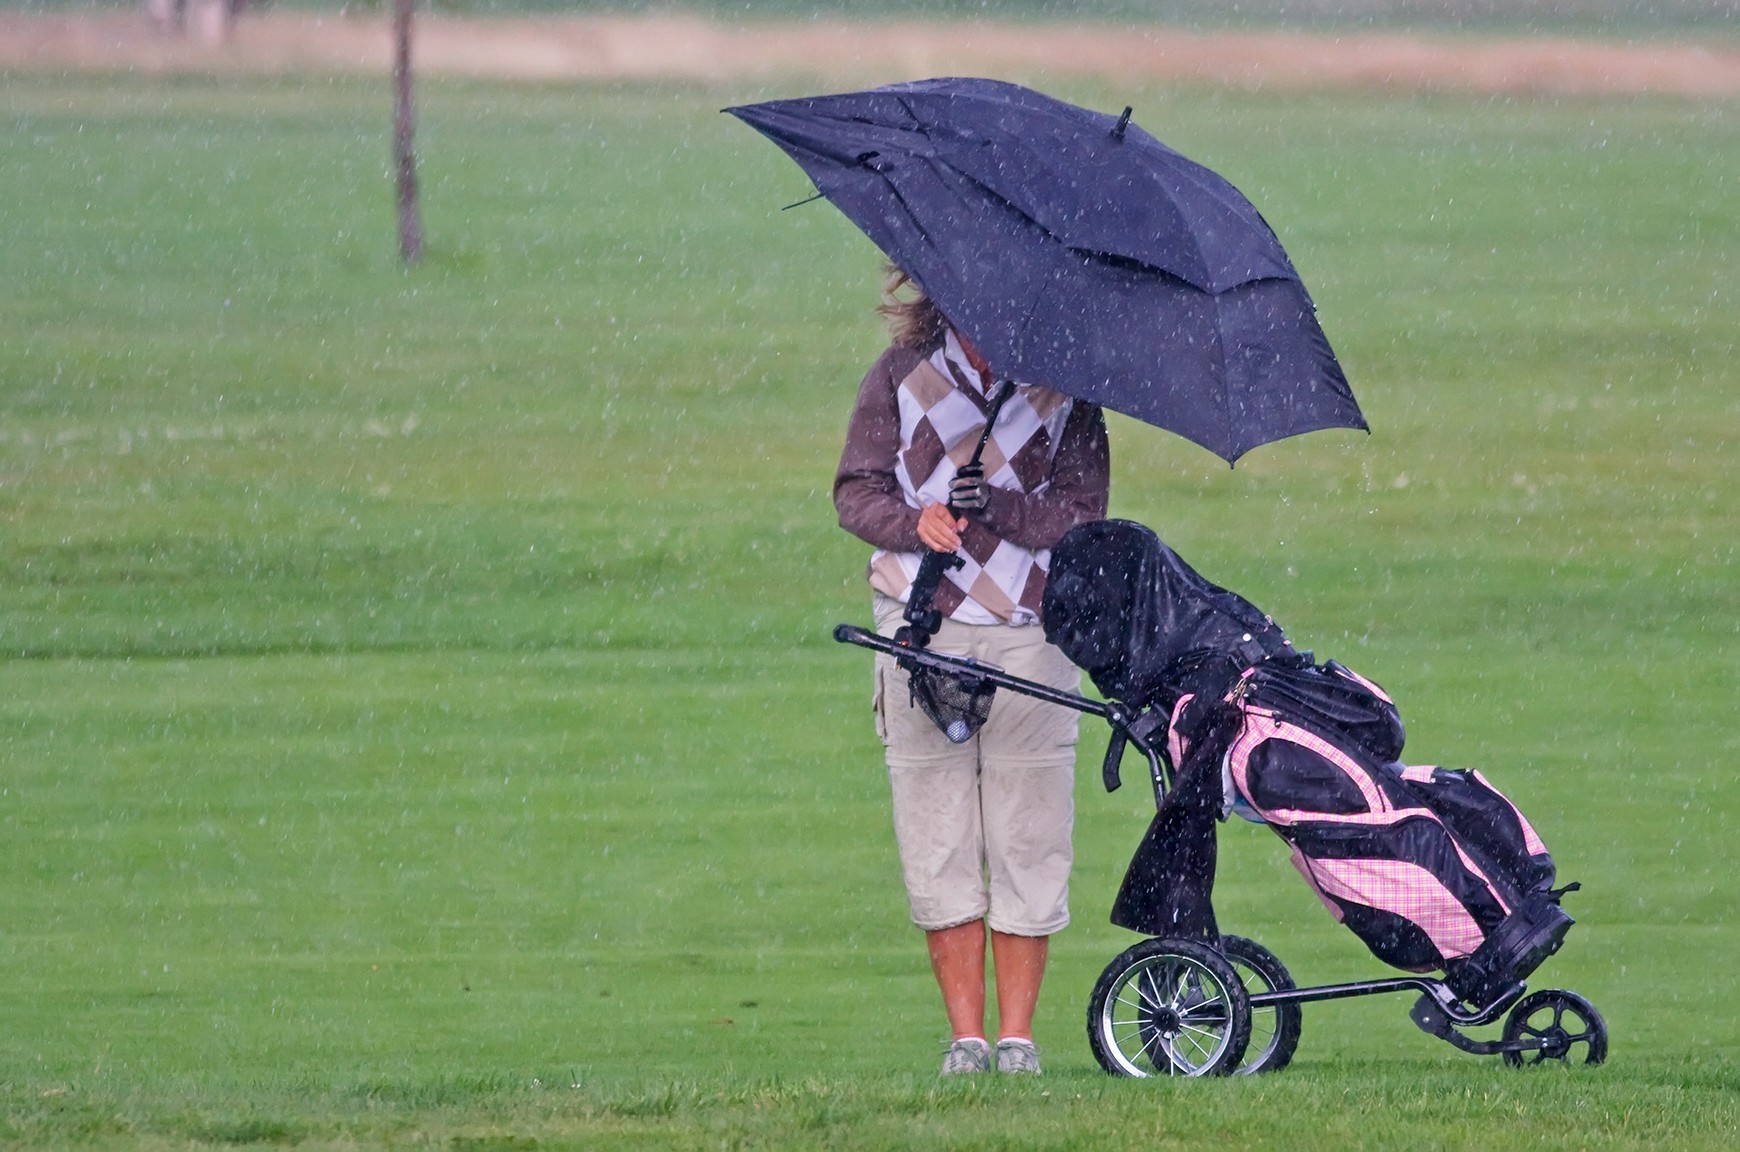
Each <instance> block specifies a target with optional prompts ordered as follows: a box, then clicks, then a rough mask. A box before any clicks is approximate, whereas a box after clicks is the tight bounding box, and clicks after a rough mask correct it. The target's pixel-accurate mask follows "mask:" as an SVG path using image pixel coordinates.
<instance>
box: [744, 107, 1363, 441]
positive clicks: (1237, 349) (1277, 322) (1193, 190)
mask: <svg viewBox="0 0 1740 1152" xmlns="http://www.w3.org/2000/svg"><path fill="white" fill-rule="evenodd" d="M726 111H727V112H729V113H731V114H732V115H734V116H736V117H738V118H739V119H741V120H743V121H744V122H745V123H747V124H749V125H750V126H751V127H753V128H755V129H756V130H757V131H758V132H760V133H762V134H763V135H765V136H766V137H768V138H769V139H770V140H772V141H773V142H774V143H776V144H778V145H779V146H780V147H781V148H782V149H784V150H785V152H786V153H787V154H788V155H789V156H791V158H792V159H793V160H795V161H797V163H798V164H799V165H800V166H801V167H802V168H803V169H804V171H805V172H806V173H808V174H809V176H810V178H811V179H812V180H813V181H814V182H815V185H816V188H817V190H818V191H819V192H820V193H821V194H822V195H823V196H825V197H827V198H828V200H829V201H831V202H832V203H833V204H834V205H835V206H836V207H837V208H839V209H840V210H841V211H842V212H844V213H845V214H846V216H847V218H848V219H850V220H851V221H852V222H853V223H854V224H856V225H857V226H858V227H859V228H861V229H863V231H864V232H865V234H866V235H868V236H869V237H870V239H871V240H872V241H873V242H874V243H875V244H876V246H877V247H879V248H881V249H882V251H883V252H884V253H886V254H887V255H888V257H889V259H891V260H892V261H894V263H895V264H897V265H898V266H899V267H900V268H901V269H902V270H903V271H904V272H906V274H907V275H908V276H910V277H911V278H912V280H913V281H914V282H915V283H916V284H917V285H918V286H919V287H920V288H921V289H922V290H923V291H924V292H925V294H926V295H927V296H929V297H930V298H931V299H932V300H933V301H935V302H936V304H937V306H938V307H939V308H941V309H942V311H943V313H944V315H946V316H948V318H949V320H950V322H951V323H952V324H954V325H955V326H956V327H958V328H959V329H960V330H961V331H963V332H964V333H965V334H966V335H967V337H968V338H969V339H971V340H972V341H973V343H974V344H976V345H977V346H978V348H979V350H980V351H981V352H982V353H984V355H985V357H986V359H987V360H989V362H990V364H991V366H992V367H993V369H995V371H996V372H997V374H998V375H999V376H1002V377H1005V378H1008V379H1017V380H1022V381H1026V382H1030V383H1035V384H1043V385H1045V386H1046V387H1049V388H1053V389H1056V390H1057V391H1060V392H1065V393H1068V394H1069V395H1071V396H1076V397H1080V398H1081V399H1084V400H1090V401H1093V402H1094V403H1097V404H1103V405H1104V406H1106V407H1108V408H1111V409H1113V410H1115V411H1118V412H1123V413H1124V414H1126V415H1129V416H1133V417H1135V418H1136V419H1138V420H1143V421H1146V422H1148V423H1150V424H1155V425H1158V426H1159V427H1162V428H1166V429H1168V430H1170V431H1173V432H1176V433H1178V434H1179V435H1181V436H1183V437H1185V438H1187V439H1189V440H1192V441H1194V442H1196V443H1197V444H1200V445H1202V446H1203V447H1205V448H1207V449H1208V450H1209V451H1211V452H1214V453H1215V454H1217V455H1219V456H1221V457H1222V458H1224V459H1226V460H1227V461H1229V462H1230V461H1234V460H1237V459H1238V458H1239V457H1240V456H1241V455H1243V454H1244V453H1245V452H1247V451H1248V450H1250V449H1251V448H1253V447H1255V446H1257V445H1258V444H1265V443H1268V442H1269V441H1271V440H1279V439H1281V438H1283V437H1286V436H1292V435H1294V434H1296V433H1300V432H1309V431H1312V430H1315V429H1319V428H1334V427H1343V428H1362V429H1363V428H1365V427H1366V424H1365V419H1364V417H1362V416H1361V415H1360V411H1359V406H1358V404H1356V403H1355V402H1354V399H1353V393H1352V391H1351V390H1350V389H1349V388H1348V385H1347V380H1346V377H1345V376H1344V375H1343V374H1342V371H1341V367H1340V365H1339V364H1338V363H1337V362H1336V359H1335V354H1334V352H1333V351H1332V350H1331V349H1330V347H1329V341H1328V340H1327V339H1326V338H1325V337H1324V335H1323V330H1322V328H1321V327H1320V326H1319V325H1318V322H1317V316H1316V309H1315V308H1314V306H1313V305H1312V303H1311V298H1310V296H1309V295H1307V294H1306V291H1305V286H1304V285H1303V284H1302V283H1301V282H1300V280H1299V276H1298V273H1296V272H1295V271H1294V270H1293V265H1292V262H1291V261H1290V260H1289V259H1288V258H1287V254H1286V252H1285V251H1283V250H1282V248H1281V244H1280V242H1279V241H1278V240H1277V239H1276V238H1275V234H1274V232H1273V231H1271V230H1270V228H1269V226H1268V224H1267V223H1265V222H1264V220H1263V218H1262V216H1261V215H1259V214H1258V212H1257V210H1256V209H1255V208H1253V207H1252V206H1251V204H1250V202H1249V201H1248V200H1246V199H1245V198H1244V196H1243V195H1241V194H1240V193H1239V191H1238V189H1236V188H1234V187H1233V186H1232V185H1231V184H1229V183H1228V182H1227V181H1226V180H1224V179H1222V178H1221V177H1220V176H1218V175H1216V174H1215V173H1213V172H1211V171H1210V170H1209V169H1207V168H1204V167H1203V166H1202V165H1200V164H1197V163H1195V162H1193V161H1191V160H1188V159H1186V158H1185V157H1183V156H1181V155H1179V154H1178V153H1177V152H1174V151H1173V150H1172V149H1170V148H1168V147H1166V146H1165V145H1164V144H1162V143H1160V142H1159V141H1158V140H1156V139H1154V137H1152V136H1150V135H1149V134H1148V133H1146V132H1144V131H1143V130H1142V129H1141V128H1139V127H1137V126H1135V125H1134V124H1131V123H1129V113H1128V110H1126V112H1125V114H1124V116H1123V117H1113V116H1108V115H1104V114H1102V113H1097V112H1090V111H1088V110H1086V109H1083V108H1078V107H1076V106H1074V105H1071V104H1066V103H1063V102H1062V101H1058V100H1054V99H1052V98H1051V97H1048V96H1045V95H1042V94H1040V93H1038V92H1034V91H1032V90H1030V89H1027V88H1022V87H1020V86H1019V85H1015V84H1007V83H1003V82H1001V81H996V80H980V79H938V80H923V81H917V82H914V83H910V84H896V85H891V86H889V87H886V88H876V89H872V90H870V91H867V92H853V93H844V94H841V95H834V96H814V97H805V98H801V99H795V100H775V101H770V102H768V103H764V104H750V105H744V106H740V107H735V108H727V109H726Z"/></svg>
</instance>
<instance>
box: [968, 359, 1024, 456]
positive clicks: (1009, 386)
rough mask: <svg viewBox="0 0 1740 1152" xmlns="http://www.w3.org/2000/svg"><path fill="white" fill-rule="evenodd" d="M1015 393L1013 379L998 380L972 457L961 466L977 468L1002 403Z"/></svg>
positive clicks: (989, 440)
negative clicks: (983, 428)
mask: <svg viewBox="0 0 1740 1152" xmlns="http://www.w3.org/2000/svg"><path fill="white" fill-rule="evenodd" d="M1013 395H1015V381H1013V380H999V381H997V387H996V390H995V391H993V392H992V393H991V407H990V409H989V410H988V411H987V412H986V413H985V430H984V431H983V432H981V433H979V442H978V444H977V445H975V446H974V448H973V458H972V459H971V460H968V461H967V462H966V463H965V464H963V465H961V467H963V468H977V467H978V466H979V457H980V456H982V455H984V453H985V445H987V444H989V443H990V442H991V429H992V428H994V427H996V425H997V417H998V416H1000V415H1002V413H1003V405H1005V404H1007V403H1008V402H1009V397H1011V396H1013Z"/></svg>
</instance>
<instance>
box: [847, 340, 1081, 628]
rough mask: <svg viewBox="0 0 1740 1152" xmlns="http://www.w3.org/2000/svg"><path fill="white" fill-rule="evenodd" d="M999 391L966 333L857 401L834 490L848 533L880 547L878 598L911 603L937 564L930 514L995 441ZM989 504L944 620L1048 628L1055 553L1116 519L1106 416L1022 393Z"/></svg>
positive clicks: (943, 606) (966, 536)
mask: <svg viewBox="0 0 1740 1152" xmlns="http://www.w3.org/2000/svg"><path fill="white" fill-rule="evenodd" d="M992 386H993V385H992V383H991V382H990V381H986V380H981V379H980V378H979V374H978V373H977V372H976V371H974V369H973V367H972V365H971V364H969V363H968V361H967V358H966V356H965V355H964V354H963V353H962V352H961V349H960V345H959V344H958V343H957V342H956V341H955V340H954V339H953V334H952V333H951V334H950V335H949V338H948V339H947V340H946V341H945V342H944V343H943V345H942V346H940V347H938V348H935V349H931V350H929V352H928V354H927V353H926V352H923V351H915V350H913V349H910V348H900V347H895V348H890V349H889V350H888V351H886V352H884V353H883V354H882V356H881V357H880V358H879V359H878V360H877V361H876V363H875V365H873V366H872V367H871V369H870V371H869V373H868V374H867V375H865V377H864V382H863V384H862V385H861V386H860V387H859V390H858V401H857V404H856V405H855V406H854V407H853V409H852V416H851V420H850V422H849V424H848V427H847V432H846V445H845V449H844V451H843V452H842V453H841V455H840V468H839V471H838V472H837V473H836V474H835V477H834V506H835V508H836V509H837V510H838V511H839V514H840V526H841V527H842V528H844V529H846V531H848V532H850V533H852V534H853V535H854V536H857V537H858V538H859V539H861V540H863V541H865V542H866V543H868V544H871V545H873V546H874V547H875V548H876V552H875V554H874V555H873V556H872V557H871V558H870V566H869V577H870V585H871V587H872V588H874V589H876V590H877V591H878V592H881V593H883V594H884V595H887V596H891V597H893V598H894V599H896V600H900V601H905V600H906V598H907V595H908V594H909V593H910V592H911V589H912V581H913V578H914V577H916V576H917V574H918V565H919V561H920V559H921V557H922V556H923V554H924V545H923V544H922V543H921V542H920V541H919V538H918V513H919V509H920V508H923V507H925V506H926V505H930V504H944V503H947V502H948V492H949V482H950V481H952V480H953V479H954V476H955V469H956V468H958V467H959V466H960V465H962V464H965V463H966V462H967V460H968V459H969V458H970V457H971V456H972V453H973V448H974V446H975V445H976V444H977V443H978V440H979V435H980V434H981V433H982V432H983V431H984V427H985V414H986V410H987V408H988V407H989V404H990V401H989V398H988V393H989V392H990V390H991V388H992ZM981 462H982V463H983V464H984V466H985V476H986V479H987V481H988V482H989V484H990V487H991V494H990V502H989V504H988V506H987V507H986V508H985V509H984V510H983V511H980V512H973V513H968V514H967V520H968V525H967V529H966V531H965V532H964V533H963V534H962V543H961V550H960V551H961V556H962V558H963V559H964V560H965V561H966V563H965V565H964V566H963V567H961V568H958V569H956V570H954V571H952V572H950V573H949V574H948V575H947V577H946V578H945V579H944V581H943V583H942V585H941V587H939V588H938V589H937V596H936V607H937V608H938V609H940V610H941V611H942V613H943V615H945V616H947V617H949V618H951V619H954V620H959V621H962V622H963V623H967V624H1014V625H1026V624H1033V623H1037V621H1038V619H1039V605H1040V598H1041V596H1042V595H1043V594H1044V592H1045V575H1046V568H1047V566H1048V564H1049V562H1050V556H1051V551H1050V550H1051V546H1052V545H1054V544H1056V543H1057V541H1058V539H1059V538H1061V537H1062V536H1063V534H1064V533H1065V532H1067V531H1069V529H1071V528H1073V527H1075V526H1076V525H1077V524H1081V523H1085V522H1087V521H1089V520H1100V519H1103V518H1104V517H1105V514H1106V496H1107V487H1108V482H1109V481H1108V477H1109V473H1110V459H1109V454H1108V451H1107V447H1106V427H1105V420H1104V417H1103V416H1102V415H1101V413H1100V409H1099V408H1098V406H1096V405H1093V404H1089V403H1087V402H1085V401H1080V400H1072V399H1070V398H1069V397H1067V396H1064V395H1062V394H1060V393H1057V392H1053V391H1051V390H1050V389H1046V388H1040V387H1037V386H1034V385H1027V384H1023V385H1020V386H1019V387H1018V389H1017V391H1016V394H1015V395H1014V396H1013V397H1011V399H1010V400H1009V402H1008V404H1006V405H1005V406H1004V408H1003V413H1002V415H1001V416H1000V417H999V418H998V420H997V425H996V428H995V429H994V430H993V431H992V434H991V441H990V443H988V444H987V445H986V446H985V453H984V455H983V457H982V458H981Z"/></svg>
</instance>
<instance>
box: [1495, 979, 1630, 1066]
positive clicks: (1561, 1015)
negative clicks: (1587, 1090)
mask: <svg viewBox="0 0 1740 1152" xmlns="http://www.w3.org/2000/svg"><path fill="white" fill-rule="evenodd" d="M1504 1038H1505V1040H1506V1041H1512V1040H1539V1041H1540V1042H1541V1044H1542V1046H1541V1047H1540V1048H1535V1049H1532V1050H1530V1051H1527V1052H1506V1053H1504V1062H1505V1063H1506V1064H1509V1065H1510V1066H1511V1067H1512V1068H1519V1067H1521V1066H1522V1065H1524V1064H1545V1063H1546V1062H1547V1061H1549V1060H1556V1061H1560V1062H1563V1063H1566V1064H1569V1063H1573V1062H1574V1061H1575V1058H1576V1055H1577V1053H1578V1052H1579V1051H1581V1052H1582V1053H1583V1060H1582V1062H1583V1063H1584V1064H1599V1063H1601V1062H1602V1061H1603V1060H1605V1059H1607V1021H1605V1020H1603V1019H1601V1013H1599V1012H1597V1011H1596V1010H1595V1005H1593V1004H1591V1003H1589V1001H1587V1000H1585V999H1583V998H1582V997H1581V996H1579V995H1577V994H1576V993H1575V992H1566V991H1564V990H1563V989H1559V988H1546V989H1543V990H1542V991H1539V992H1532V993H1530V994H1529V995H1527V996H1524V997H1523V998H1522V999H1521V1000H1519V1001H1517V1003H1516V1007H1514V1008H1512V1009H1511V1010H1510V1015H1508V1016H1506V1017H1505V1018H1504Z"/></svg>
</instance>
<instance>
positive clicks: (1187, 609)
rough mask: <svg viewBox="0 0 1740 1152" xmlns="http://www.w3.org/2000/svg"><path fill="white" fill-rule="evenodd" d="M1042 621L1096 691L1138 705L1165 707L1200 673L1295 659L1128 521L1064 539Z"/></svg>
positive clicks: (1235, 601) (1241, 604)
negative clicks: (1160, 704)
mask: <svg viewBox="0 0 1740 1152" xmlns="http://www.w3.org/2000/svg"><path fill="white" fill-rule="evenodd" d="M1041 619H1042V621H1043V623H1044V626H1045V637H1046V639H1048V640H1050V641H1051V642H1052V643H1053V644H1055V645H1057V647H1058V648H1059V649H1061V650H1062V652H1063V654H1064V655H1065V656H1067V657H1069V659H1070V660H1071V661H1072V662H1073V663H1075V664H1077V665H1079V666H1080V667H1081V668H1082V669H1084V670H1085V671H1086V672H1087V674H1088V675H1089V676H1090V677H1092V678H1093V682H1094V684H1095V686H1096V687H1098V688H1099V690H1100V691H1101V692H1103V693H1105V694H1106V695H1107V696H1109V697H1111V698H1112V699H1114V700H1120V701H1123V702H1125V703H1127V704H1132V705H1135V706H1137V707H1147V706H1148V705H1150V704H1153V703H1155V702H1157V701H1159V702H1163V703H1168V704H1169V703H1170V702H1171V700H1170V699H1165V698H1167V697H1170V698H1171V699H1175V698H1176V697H1177V696H1178V695H1179V694H1180V693H1181V692H1182V691H1184V690H1185V686H1186V684H1187V682H1188V681H1191V680H1192V679H1194V674H1195V673H1196V672H1197V671H1199V670H1201V669H1203V668H1204V665H1207V664H1225V663H1228V662H1230V663H1233V664H1236V665H1237V666H1238V667H1239V668H1240V669H1242V668H1244V667H1248V666H1250V665H1253V664H1255V663H1257V662H1259V661H1261V660H1263V659H1264V658H1265V657H1270V656H1279V655H1283V654H1288V653H1291V652H1292V647H1291V645H1290V644H1289V643H1288V642H1287V638H1286V635H1285V634H1284V633H1283V632H1282V631H1281V628H1280V626H1279V625H1278V624H1276V623H1275V622H1274V621H1273V620H1271V619H1269V618H1268V617H1267V616H1265V615H1264V614H1263V612H1262V610H1261V609H1260V608H1258V607H1257V606H1256V605H1254V604H1252V603H1251V602H1250V601H1249V600H1246V599H1245V598H1244V597H1243V596H1240V595H1238V594H1237V593H1235V592H1229V591H1227V590H1226V589H1225V588H1222V587H1220V586H1219V585H1216V584H1211V583H1210V582H1209V581H1207V580H1205V579H1203V578H1202V576H1200V575H1199V574H1198V573H1197V572H1196V570H1195V569H1194V568H1192V567H1191V566H1190V565H1188V564H1186V563H1185V562H1184V560H1183V559H1182V558H1181V557H1180V556H1179V555H1178V553H1176V552H1174V551H1173V550H1172V549H1170V548H1168V547H1167V546H1166V544H1165V543H1164V542H1163V541H1162V540H1161V539H1160V537H1159V536H1157V535H1155V534H1154V532H1153V530H1152V529H1149V528H1147V527H1144V526H1143V525H1141V524H1137V523H1135V522H1134V521H1131V520H1096V521H1093V522H1092V523H1088V524H1082V525H1079V526H1077V527H1075V528H1072V529H1070V530H1069V531H1068V532H1067V533H1065V534H1064V537H1063V539H1061V540H1059V541H1058V543H1057V546H1056V547H1055V548H1053V549H1052V552H1051V571H1050V575H1049V576H1048V577H1047V579H1046V585H1045V599H1044V602H1043V604H1042V606H1041ZM1216 657H1222V658H1224V659H1222V660H1216V659H1215V658H1216Z"/></svg>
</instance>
